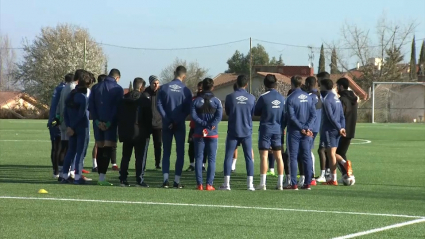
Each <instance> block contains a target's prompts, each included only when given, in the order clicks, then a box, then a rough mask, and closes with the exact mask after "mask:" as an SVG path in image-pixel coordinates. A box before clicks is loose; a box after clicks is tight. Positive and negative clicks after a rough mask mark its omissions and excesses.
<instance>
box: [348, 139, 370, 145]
mask: <svg viewBox="0 0 425 239" xmlns="http://www.w3.org/2000/svg"><path fill="white" fill-rule="evenodd" d="M352 140H356V141H360V142H351V144H370V143H372V141H370V140H367V139H352Z"/></svg>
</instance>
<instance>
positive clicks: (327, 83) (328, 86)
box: [320, 79, 334, 90]
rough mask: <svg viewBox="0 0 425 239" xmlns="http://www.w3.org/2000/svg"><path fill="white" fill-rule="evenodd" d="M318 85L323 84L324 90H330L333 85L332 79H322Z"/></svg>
mask: <svg viewBox="0 0 425 239" xmlns="http://www.w3.org/2000/svg"><path fill="white" fill-rule="evenodd" d="M320 85H321V86H324V87H325V89H326V90H332V88H333V87H334V83H333V81H332V80H330V79H323V80H321V81H320Z"/></svg>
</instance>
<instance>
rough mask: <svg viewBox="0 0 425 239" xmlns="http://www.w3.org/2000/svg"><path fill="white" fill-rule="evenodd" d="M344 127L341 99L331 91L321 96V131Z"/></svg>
mask: <svg viewBox="0 0 425 239" xmlns="http://www.w3.org/2000/svg"><path fill="white" fill-rule="evenodd" d="M342 128H345V117H344V111H343V109H342V104H341V101H340V100H339V98H338V96H337V95H336V94H335V93H333V92H332V91H328V92H327V94H326V95H325V96H324V97H323V109H322V131H330V130H338V131H340V130H341V129H342Z"/></svg>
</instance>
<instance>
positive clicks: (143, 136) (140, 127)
mask: <svg viewBox="0 0 425 239" xmlns="http://www.w3.org/2000/svg"><path fill="white" fill-rule="evenodd" d="M145 85H146V82H145V81H144V80H143V79H142V78H139V77H138V78H136V79H134V81H133V89H134V90H133V91H130V92H128V93H127V94H125V95H124V98H123V100H122V101H121V105H120V107H119V108H118V135H119V140H120V142H123V146H122V159H121V167H120V185H121V186H122V187H128V186H130V184H129V183H128V182H127V175H128V165H129V162H130V158H131V154H132V152H133V148H134V151H135V156H136V181H137V186H140V187H149V186H148V185H147V184H146V183H145V181H144V178H143V176H144V169H145V164H146V155H147V149H148V145H149V134H150V133H151V131H152V110H151V103H150V101H149V99H148V98H147V97H146V96H144V95H143V94H142V92H143V90H144V88H145Z"/></svg>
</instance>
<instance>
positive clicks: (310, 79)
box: [305, 76, 317, 88]
mask: <svg viewBox="0 0 425 239" xmlns="http://www.w3.org/2000/svg"><path fill="white" fill-rule="evenodd" d="M316 82H317V79H316V77H314V76H309V77H307V78H306V79H305V86H307V87H308V88H313V87H315V86H316Z"/></svg>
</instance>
